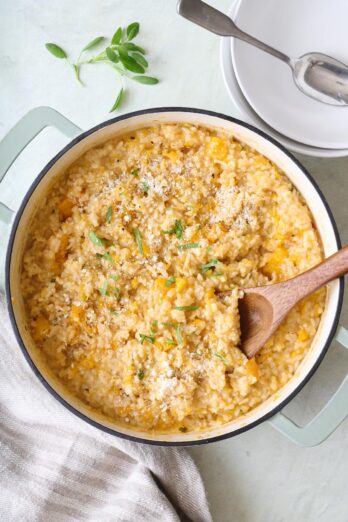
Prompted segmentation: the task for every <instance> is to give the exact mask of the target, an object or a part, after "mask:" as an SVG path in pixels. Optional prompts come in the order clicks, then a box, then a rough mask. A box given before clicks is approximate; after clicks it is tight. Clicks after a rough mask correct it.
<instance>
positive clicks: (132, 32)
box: [126, 22, 139, 40]
mask: <svg viewBox="0 0 348 522" xmlns="http://www.w3.org/2000/svg"><path fill="white" fill-rule="evenodd" d="M126 32H127V38H128V40H133V38H135V37H136V35H137V34H138V33H139V24H138V22H133V23H132V24H130V25H129V26H128V27H127V31H126Z"/></svg>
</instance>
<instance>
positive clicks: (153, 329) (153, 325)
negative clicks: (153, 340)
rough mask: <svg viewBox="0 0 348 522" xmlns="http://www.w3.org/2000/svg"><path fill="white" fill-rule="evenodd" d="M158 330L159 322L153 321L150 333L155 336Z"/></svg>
mask: <svg viewBox="0 0 348 522" xmlns="http://www.w3.org/2000/svg"><path fill="white" fill-rule="evenodd" d="M157 330H158V321H157V320H156V321H152V323H151V328H150V332H151V333H152V334H155V333H156V332H157Z"/></svg>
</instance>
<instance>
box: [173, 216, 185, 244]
mask: <svg viewBox="0 0 348 522" xmlns="http://www.w3.org/2000/svg"><path fill="white" fill-rule="evenodd" d="M174 230H175V235H176V237H177V238H178V239H182V236H183V233H184V227H183V224H182V223H181V221H180V220H179V219H176V220H175V223H174Z"/></svg>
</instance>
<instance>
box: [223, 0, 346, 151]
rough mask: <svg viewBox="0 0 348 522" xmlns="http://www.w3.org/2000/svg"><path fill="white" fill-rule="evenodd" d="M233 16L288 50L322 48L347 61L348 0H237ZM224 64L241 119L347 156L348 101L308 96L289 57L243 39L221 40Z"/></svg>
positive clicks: (292, 142)
mask: <svg viewBox="0 0 348 522" xmlns="http://www.w3.org/2000/svg"><path fill="white" fill-rule="evenodd" d="M229 16H231V18H232V19H233V20H234V21H235V22H236V24H237V26H238V27H239V28H240V29H242V30H244V31H245V32H247V33H249V34H251V35H253V36H255V37H256V38H258V39H259V40H261V41H263V42H265V43H267V44H269V45H271V46H272V47H275V48H276V49H279V50H280V51H282V52H284V53H285V54H287V55H289V56H292V57H300V56H301V55H303V54H305V53H308V52H314V51H317V52H323V53H325V54H328V55H331V56H333V57H335V58H337V59H339V60H341V61H342V62H344V63H348V31H347V20H348V0H305V1H303V0H262V1H260V0H236V1H235V2H234V3H233V5H232V7H231V9H230V12H229ZM221 67H222V71H223V76H224V80H225V84H226V87H227V89H228V92H229V94H230V96H231V98H232V100H233V102H234V104H235V105H236V106H237V107H238V109H239V110H240V112H241V113H242V116H243V119H244V120H246V121H247V122H249V123H251V124H253V125H255V126H256V127H258V128H259V129H261V130H264V131H265V132H267V134H269V135H270V136H272V137H274V138H275V139H276V140H278V141H279V142H280V143H282V144H283V145H284V146H285V147H287V148H288V149H290V150H292V151H295V152H300V153H302V154H307V155H311V156H318V157H338V156H348V107H335V106H332V105H326V104H324V103H321V102H319V101H316V100H313V99H312V98H309V97H308V96H306V95H305V94H303V93H302V92H300V91H299V90H298V88H297V87H296V85H295V84H294V82H293V79H292V73H291V70H290V68H289V67H288V66H287V65H286V64H285V63H283V62H281V61H279V60H277V59H276V58H274V57H273V56H270V55H268V54H266V53H264V52H262V51H261V50H259V49H257V48H255V47H253V46H251V45H249V44H246V43H245V42H242V41H241V40H236V39H234V38H222V39H221Z"/></svg>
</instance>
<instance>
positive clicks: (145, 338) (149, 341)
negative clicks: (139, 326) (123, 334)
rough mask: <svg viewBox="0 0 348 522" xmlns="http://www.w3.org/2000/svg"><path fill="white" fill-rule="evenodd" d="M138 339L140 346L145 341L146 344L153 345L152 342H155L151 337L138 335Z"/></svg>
mask: <svg viewBox="0 0 348 522" xmlns="http://www.w3.org/2000/svg"><path fill="white" fill-rule="evenodd" d="M139 337H140V344H144V342H145V341H147V342H148V343H151V344H154V342H155V340H156V338H155V337H154V336H153V335H144V334H139Z"/></svg>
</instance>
